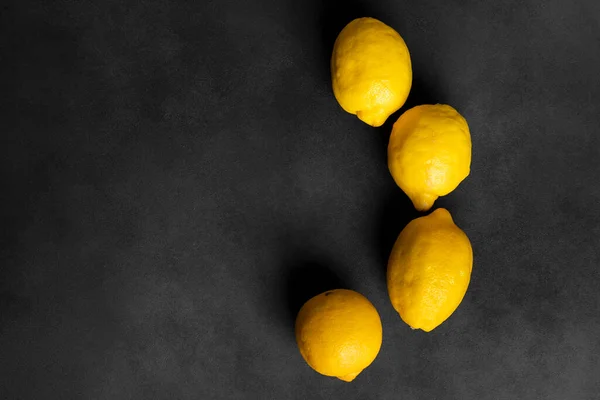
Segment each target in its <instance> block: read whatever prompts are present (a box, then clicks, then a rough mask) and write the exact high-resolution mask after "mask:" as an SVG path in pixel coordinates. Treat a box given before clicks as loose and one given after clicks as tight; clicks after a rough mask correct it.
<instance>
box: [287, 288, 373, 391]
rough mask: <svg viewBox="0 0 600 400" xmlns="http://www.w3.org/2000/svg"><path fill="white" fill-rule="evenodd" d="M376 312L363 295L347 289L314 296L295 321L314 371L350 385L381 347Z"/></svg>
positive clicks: (307, 359) (303, 348) (305, 354)
mask: <svg viewBox="0 0 600 400" xmlns="http://www.w3.org/2000/svg"><path fill="white" fill-rule="evenodd" d="M381 340H382V326H381V319H380V318H379V314H378V313H377V310H376V309H375V307H374V306H373V304H371V302H370V301H369V300H367V298H366V297H364V296H363V295H361V294H359V293H357V292H354V291H352V290H346V289H336V290H330V291H327V292H325V293H321V294H320V295H318V296H315V297H313V298H312V299H310V300H309V301H307V302H306V304H304V305H303V306H302V308H301V309H300V312H299V313H298V316H297V318H296V342H297V343H298V348H299V349H300V353H301V354H302V357H304V360H305V361H306V362H307V363H308V365H310V366H311V367H312V368H313V369H314V370H315V371H317V372H318V373H320V374H323V375H326V376H335V377H337V378H339V379H341V380H343V381H346V382H350V381H352V380H353V379H354V378H356V376H357V375H358V374H359V373H360V372H361V371H362V370H363V369H365V368H366V367H368V366H369V365H370V364H371V363H372V362H373V360H375V357H377V354H378V353H379V349H380V348H381Z"/></svg>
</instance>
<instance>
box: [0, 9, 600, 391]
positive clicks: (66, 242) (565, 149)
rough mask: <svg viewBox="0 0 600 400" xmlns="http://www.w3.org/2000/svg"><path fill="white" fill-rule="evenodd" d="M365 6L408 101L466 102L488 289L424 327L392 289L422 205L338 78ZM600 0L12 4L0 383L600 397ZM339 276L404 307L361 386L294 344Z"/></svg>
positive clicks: (467, 191)
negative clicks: (394, 256)
mask: <svg viewBox="0 0 600 400" xmlns="http://www.w3.org/2000/svg"><path fill="white" fill-rule="evenodd" d="M357 16H374V17H377V18H380V19H381V20H383V21H384V22H386V23H388V24H389V25H391V26H393V27H394V28H396V29H397V30H398V31H399V32H400V33H401V34H402V36H403V37H404V38H405V40H406V42H407V44H408V46H409V48H410V50H411V53H412V57H413V65H414V70H415V83H414V88H413V91H412V93H411V97H410V99H409V104H410V105H415V104H419V103H423V102H446V103H449V104H451V105H453V106H454V107H456V108H457V109H458V110H459V111H460V112H461V113H462V114H463V115H464V116H465V117H466V118H467V120H468V122H469V124H470V127H471V132H472V140H473V164H472V173H471V176H469V178H468V179H467V180H466V181H465V182H463V183H462V184H461V185H460V187H459V188H458V189H457V190H456V191H455V192H454V193H452V194H451V195H449V196H447V197H446V198H443V199H440V200H439V201H438V202H437V203H436V206H438V207H439V206H443V207H447V208H448V209H449V210H450V211H451V213H452V214H453V216H454V218H455V221H456V222H457V223H458V225H459V226H460V227H462V228H463V229H464V230H465V231H466V233H467V234H468V236H469V237H470V238H471V241H472V244H473V248H474V253H475V264H474V270H473V276H472V283H471V286H470V288H469V291H468V293H467V295H466V297H465V300H464V301H463V303H462V305H461V306H460V308H459V309H458V311H457V312H456V313H455V314H454V315H453V316H452V317H451V318H450V319H449V320H448V321H447V322H446V323H444V324H443V325H442V326H441V327H439V328H438V329H436V330H435V331H433V332H432V333H430V334H425V333H423V332H420V331H419V332H412V331H411V330H410V329H409V328H408V327H407V326H406V325H405V324H404V323H403V322H402V321H401V320H400V319H399V318H398V316H397V315H396V314H395V312H394V311H393V309H392V307H391V305H390V303H389V300H388V297H387V292H386V287H385V282H384V269H385V262H386V258H387V254H388V252H389V250H390V248H391V245H392V243H393V241H394V239H395V236H396V235H397V234H398V232H399V231H400V230H401V229H402V228H403V227H404V225H405V224H406V223H407V222H408V221H409V220H410V219H411V218H414V217H415V216H416V215H417V214H416V213H415V212H414V211H413V209H412V206H411V205H410V203H409V202H408V201H407V199H406V197H405V196H404V195H403V194H402V193H401V191H400V189H398V188H397V187H395V186H394V183H393V181H392V179H391V177H390V176H389V174H388V172H387V169H386V159H385V147H386V141H387V137H388V135H389V131H390V127H391V123H390V122H393V120H395V119H396V118H397V115H395V116H393V117H392V120H390V121H389V122H388V123H387V124H386V125H385V126H384V127H382V128H379V129H373V128H370V127H368V126H367V125H365V124H363V123H361V122H360V121H359V120H358V119H357V118H355V117H354V116H351V115H348V114H346V113H344V112H343V111H342V110H341V109H340V107H339V106H338V105H337V103H336V101H335V99H334V98H333V95H332V93H331V89H330V82H329V69H328V68H329V67H328V58H329V54H330V51H331V47H332V43H333V39H334V38H335V36H336V34H337V33H338V32H339V30H340V29H341V28H342V27H343V25H344V24H345V23H347V22H349V21H350V19H352V18H353V17H357ZM599 19H600V3H599V2H597V1H594V0H588V1H567V0H550V1H544V2H539V1H534V0H529V1H523V0H521V1H501V2H496V1H488V2H481V1H433V0H428V1H427V0H425V1H424V0H420V1H402V2H399V1H393V0H388V1H383V0H382V1H369V2H367V1H364V2H357V1H347V2H345V3H344V6H343V7H341V6H335V5H334V3H333V2H330V1H327V0H323V1H281V0H260V1H254V2H238V1H228V0H226V1H214V2H213V1H179V2H175V1H167V0H156V1H142V2H136V1H129V2H124V1H112V0H109V1H104V2H97V1H96V2H92V1H86V0H83V1H59V2H39V3H36V4H34V3H28V2H17V1H13V2H12V4H11V3H9V4H4V5H3V6H1V10H0V30H1V34H0V46H1V49H2V55H3V56H2V59H1V63H0V69H1V75H0V76H1V77H2V89H1V96H0V102H1V104H0V105H1V108H0V109H1V110H2V118H1V123H0V124H1V125H0V129H1V132H0V134H1V140H2V142H1V143H2V145H1V149H2V154H1V159H0V162H1V165H0V167H1V169H0V173H1V183H2V188H3V189H2V194H1V201H2V202H1V204H2V207H1V212H2V229H1V236H0V240H1V247H0V255H1V257H2V258H1V263H2V264H1V268H2V269H1V276H0V279H1V281H0V398H6V399H215V400H219V399H344V400H350V399H398V398H401V399H405V400H413V399H415V400H416V399H444V400H452V399H457V400H471V399H473V400H475V399H477V400H488V399H489V400H492V399H493V400H498V399H511V400H514V399H523V400H525V399H546V400H565V399H597V398H599V396H600V395H599V394H598V393H600V366H599V364H600V360H599V353H600V341H599V337H600V311H599V306H600V304H599V303H600V301H599V300H600V293H599V290H598V288H599V287H600V272H599V269H598V268H599V264H600V256H599V251H600V247H599V246H600V240H599V234H600V215H599V209H600V206H599V205H600V189H599V185H598V183H597V182H598V176H600V162H599V156H600V140H599V134H600V133H599V128H598V126H599V124H600V113H599V112H600V107H599V103H598V101H599V100H598V99H599V98H600V80H599V78H598V71H600V51H599V50H598V49H599V48H600V47H599V45H600V23H599ZM335 286H343V287H347V288H351V289H355V290H358V291H359V292H361V293H363V294H364V295H366V296H367V297H368V298H369V299H370V300H371V301H372V302H373V303H374V304H375V306H376V307H377V309H378V310H379V312H380V314H381V317H382V321H383V326H384V343H383V347H382V349H381V353H380V355H379V357H378V358H377V359H376V361H375V362H374V363H373V365H372V366H371V367H369V368H368V369H367V370H366V371H365V372H363V374H361V375H360V376H359V377H358V378H357V379H356V380H355V381H354V382H353V383H350V384H348V383H344V382H341V381H338V380H336V379H330V378H325V377H322V376H320V375H318V374H316V373H315V372H313V371H312V370H311V369H310V368H309V367H308V366H307V365H306V364H305V363H304V361H303V360H302V358H301V356H300V354H299V352H298V351H297V348H296V345H295V342H294V337H293V320H294V317H295V312H296V311H297V309H298V307H299V306H300V305H301V304H302V302H303V301H304V300H306V299H307V298H308V297H309V296H310V295H311V294H314V293H316V292H318V291H321V290H324V289H328V288H330V287H335Z"/></svg>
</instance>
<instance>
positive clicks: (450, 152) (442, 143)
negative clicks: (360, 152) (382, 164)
mask: <svg viewBox="0 0 600 400" xmlns="http://www.w3.org/2000/svg"><path fill="white" fill-rule="evenodd" d="M388 167H389V169H390V172H391V174H392V176H393V178H394V180H395V181H396V184H398V186H400V188H401V189H402V190H403V191H404V193H406V194H407V195H408V197H409V198H410V199H411V200H412V202H413V204H414V206H415V208H416V209H417V210H419V211H427V210H429V209H430V208H431V207H432V206H433V203H434V202H435V200H436V199H437V198H438V197H439V196H445V195H447V194H448V193H450V192H452V191H453V190H454V189H456V187H457V186H458V185H459V183H460V182H462V181H463V180H464V179H465V178H466V177H467V176H468V175H469V172H470V168H471V134H470V132H469V126H468V125H467V121H466V120H465V119H464V118H463V117H462V116H461V115H460V114H459V113H458V112H457V111H456V110H455V109H454V108H452V107H450V106H448V105H445V104H436V105H422V106H417V107H414V108H411V109H410V110H408V111H406V112H405V113H404V114H402V115H401V116H400V118H398V121H396V123H395V124H394V127H393V128H392V134H391V136H390V142H389V145H388Z"/></svg>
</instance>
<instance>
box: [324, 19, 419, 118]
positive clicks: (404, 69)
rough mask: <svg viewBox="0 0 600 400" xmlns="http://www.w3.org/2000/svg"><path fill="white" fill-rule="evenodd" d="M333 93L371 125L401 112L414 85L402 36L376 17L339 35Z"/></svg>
mask: <svg viewBox="0 0 600 400" xmlns="http://www.w3.org/2000/svg"><path fill="white" fill-rule="evenodd" d="M331 79H332V85H333V93H334V95H335V98H336V99H337V101H338V103H340V106H341V107H342V108H343V109H344V110H345V111H347V112H349V113H350V114H356V116H357V117H358V118H359V119H360V120H361V121H363V122H365V123H367V124H369V125H371V126H381V125H383V123H384V122H385V120H386V119H387V118H388V117H389V116H390V115H391V114H393V113H394V112H395V111H397V110H398V109H400V107H402V105H404V102H405V101H406V98H407V97H408V92H409V91H410V87H411V84H412V67H411V62H410V54H409V52H408V48H407V47H406V43H404V40H403V39H402V37H401V36H400V35H399V34H398V32H396V31H395V30H394V29H392V28H391V27H389V26H387V25H386V24H384V23H383V22H381V21H379V20H376V19H374V18H358V19H355V20H354V21H352V22H350V23H349V24H348V25H346V27H345V28H344V29H342V31H341V32H340V34H339V35H338V37H337V39H336V41H335V44H334V46H333V54H332V56H331Z"/></svg>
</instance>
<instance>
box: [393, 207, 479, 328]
mask: <svg viewBox="0 0 600 400" xmlns="http://www.w3.org/2000/svg"><path fill="white" fill-rule="evenodd" d="M472 267H473V251H472V249H471V243H470V242H469V238H468V237H467V235H465V233H464V232H463V231H462V230H461V229H460V228H459V227H457V226H456V225H455V224H454V221H453V220H452V217H451V216H450V213H449V212H448V211H447V210H445V209H443V208H439V209H437V210H435V211H434V212H433V213H431V214H430V215H428V216H425V217H421V218H417V219H415V220H413V221H411V222H410V223H409V224H408V225H407V226H406V227H405V228H404V229H403V230H402V232H401V233H400V236H398V240H396V244H395V245H394V248H393V249H392V253H391V255H390V259H389V262H388V269H387V285H388V292H389V295H390V300H391V301H392V305H393V306H394V309H395V310H396V311H397V312H398V314H400V318H402V320H403V321H404V322H406V323H407V324H408V325H410V327H411V328H413V329H422V330H424V331H425V332H429V331H431V330H432V329H434V328H436V327H437V326H439V325H440V324H441V323H442V322H444V321H445V320H446V319H447V318H448V317H450V315H451V314H452V313H453V312H454V311H455V310H456V308H457V307H458V305H459V304H460V303H461V301H462V299H463V297H464V296H465V293H466V291H467V287H468V286H469V281H470V279H471V270H472Z"/></svg>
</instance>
